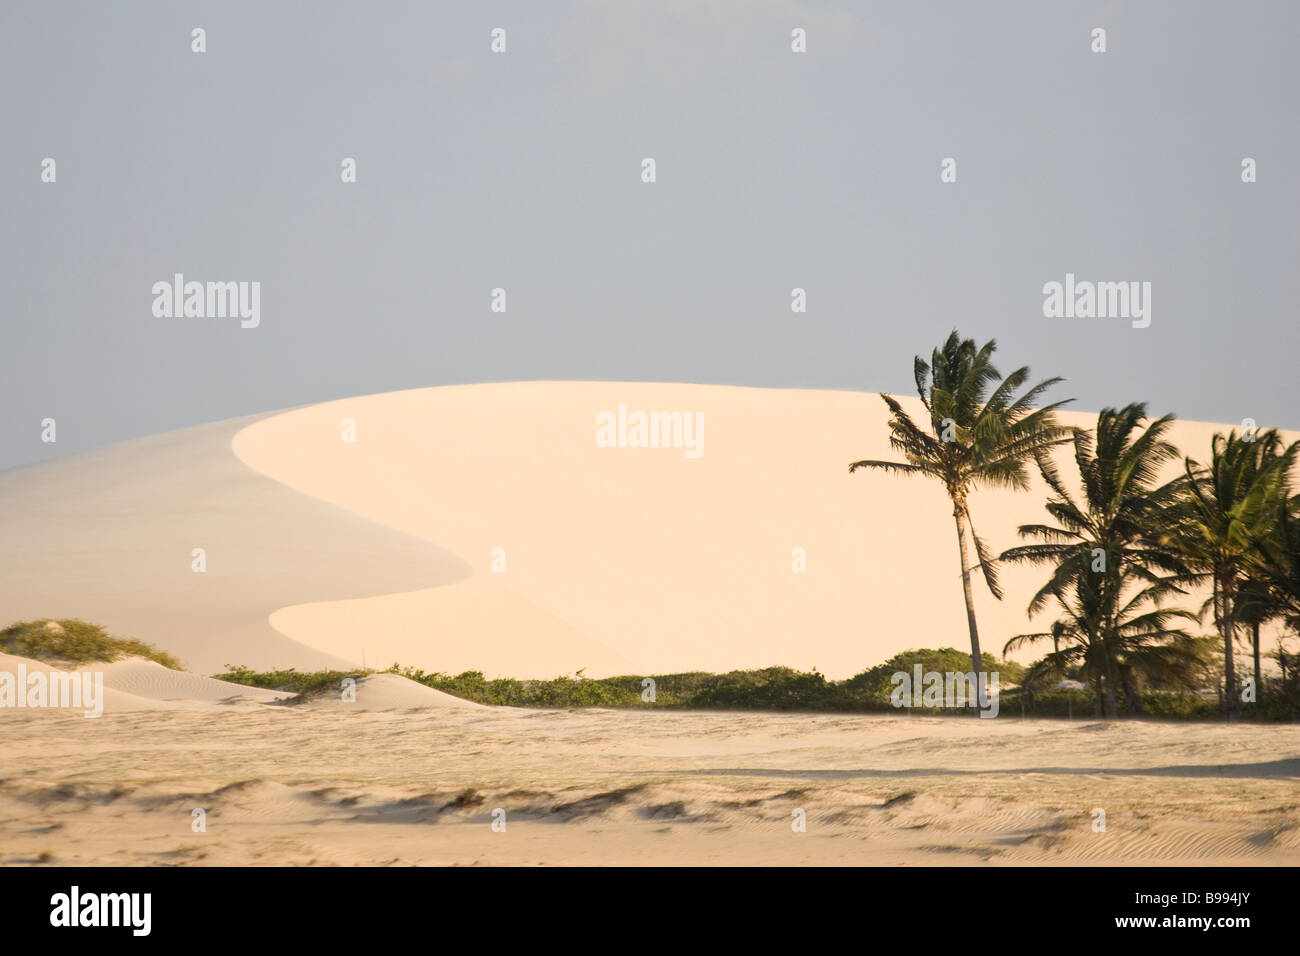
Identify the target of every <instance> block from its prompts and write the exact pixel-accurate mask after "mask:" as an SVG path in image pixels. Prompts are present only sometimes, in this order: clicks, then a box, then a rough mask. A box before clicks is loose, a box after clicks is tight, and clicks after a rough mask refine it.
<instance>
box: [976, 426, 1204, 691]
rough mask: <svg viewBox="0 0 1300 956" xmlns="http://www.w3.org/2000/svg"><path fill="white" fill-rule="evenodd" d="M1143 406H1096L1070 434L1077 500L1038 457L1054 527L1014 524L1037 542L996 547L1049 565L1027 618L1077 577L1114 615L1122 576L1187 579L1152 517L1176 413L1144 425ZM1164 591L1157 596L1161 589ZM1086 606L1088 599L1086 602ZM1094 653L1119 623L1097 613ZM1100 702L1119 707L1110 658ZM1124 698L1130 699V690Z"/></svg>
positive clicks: (1173, 454)
mask: <svg viewBox="0 0 1300 956" xmlns="http://www.w3.org/2000/svg"><path fill="white" fill-rule="evenodd" d="M1146 417H1147V413H1146V406H1145V405H1144V404H1142V403H1140V402H1137V403H1133V404H1131V405H1126V406H1124V407H1123V408H1121V409H1118V410H1116V409H1113V408H1103V409H1102V410H1101V412H1100V413H1098V415H1097V428H1096V432H1095V436H1094V433H1093V432H1089V431H1087V430H1085V429H1081V428H1076V429H1074V430H1073V443H1074V461H1075V465H1076V466H1077V468H1078V472H1079V484H1080V487H1081V488H1082V491H1083V495H1082V497H1081V498H1080V499H1078V500H1076V498H1075V496H1074V495H1073V494H1071V492H1070V489H1069V488H1067V487H1066V485H1065V482H1064V481H1063V480H1062V478H1061V473H1060V471H1059V470H1058V469H1057V467H1056V463H1055V462H1054V461H1053V460H1052V459H1051V458H1050V457H1049V456H1047V455H1040V456H1039V459H1038V468H1039V471H1040V472H1041V473H1042V476H1043V480H1044V481H1046V482H1047V486H1048V488H1050V489H1051V491H1052V497H1051V498H1049V499H1048V501H1047V503H1046V505H1045V506H1044V507H1045V508H1046V510H1047V512H1048V514H1049V515H1051V516H1052V517H1053V518H1055V519H1056V520H1057V522H1058V523H1059V526H1052V525H1043V524H1029V525H1021V526H1020V536H1021V537H1022V538H1031V539H1036V540H1037V543H1035V544H1026V545H1021V546H1020V547H1016V548H1011V549H1009V550H1007V551H1005V552H1003V553H1002V555H1001V556H1000V560H1003V561H1010V562H1013V563H1021V564H1036V565H1037V564H1053V565H1055V568H1054V570H1053V573H1052V576H1051V578H1049V579H1048V581H1047V583H1046V584H1044V585H1043V587H1042V588H1040V589H1039V591H1038V593H1037V594H1035V595H1034V597H1033V600H1031V601H1030V603H1029V615H1030V616H1031V617H1033V616H1034V615H1036V614H1037V613H1038V612H1039V611H1041V610H1042V609H1043V608H1044V607H1045V606H1046V604H1047V603H1048V601H1049V600H1050V599H1052V598H1056V599H1057V601H1058V602H1060V601H1061V595H1062V594H1063V593H1067V592H1068V591H1069V590H1070V589H1071V588H1073V589H1074V590H1075V591H1076V592H1078V593H1080V594H1081V593H1083V592H1082V591H1080V590H1079V587H1078V585H1079V582H1081V581H1083V580H1085V579H1087V580H1089V581H1093V583H1092V584H1091V585H1090V586H1089V588H1090V590H1095V591H1096V592H1097V600H1096V602H1095V603H1096V607H1097V609H1099V610H1105V611H1106V613H1107V614H1108V615H1109V614H1112V613H1113V612H1114V611H1115V610H1117V609H1118V608H1119V607H1120V605H1119V595H1120V591H1121V588H1122V584H1123V582H1124V581H1126V580H1128V579H1129V577H1130V575H1132V576H1133V577H1135V578H1140V579H1142V580H1145V581H1146V582H1147V583H1148V584H1149V585H1151V586H1154V585H1156V584H1157V583H1158V582H1160V581H1161V580H1162V579H1161V578H1160V577H1159V574H1158V572H1165V573H1166V574H1169V575H1171V576H1173V577H1174V578H1176V579H1180V580H1182V579H1186V577H1187V575H1188V569H1187V568H1186V567H1185V566H1184V565H1183V564H1182V563H1181V562H1180V561H1178V560H1177V558H1176V557H1174V556H1172V555H1170V554H1168V553H1167V552H1166V551H1164V550H1162V549H1161V548H1159V547H1158V546H1156V542H1155V535H1156V534H1157V532H1158V529H1159V526H1160V524H1159V522H1160V516H1161V515H1162V514H1163V513H1164V511H1165V509H1167V508H1168V507H1169V505H1170V504H1171V503H1172V502H1173V501H1174V500H1175V492H1174V491H1173V490H1171V489H1169V488H1168V487H1165V488H1157V487H1156V480H1157V479H1158V478H1159V475H1160V469H1161V468H1162V467H1163V466H1164V465H1165V464H1166V463H1168V462H1170V461H1173V460H1175V459H1176V458H1177V457H1178V449H1176V448H1175V447H1174V446H1173V445H1171V444H1170V443H1169V442H1167V441H1166V440H1165V435H1166V434H1168V432H1169V430H1170V428H1171V426H1172V423H1173V420H1174V417H1173V416H1172V415H1165V416H1164V417H1162V418H1159V419H1156V420H1155V421H1153V422H1150V423H1149V424H1147V425H1146V427H1145V428H1143V427H1142V422H1143V421H1144V420H1146ZM1162 593H1164V592H1162ZM1085 603H1086V602H1085ZM1096 627H1097V628H1098V634H1097V636H1096V647H1097V651H1096V652H1097V653H1103V654H1104V653H1105V652H1106V651H1107V649H1108V648H1111V647H1113V646H1114V643H1115V642H1114V640H1113V639H1114V637H1115V635H1116V628H1117V627H1118V622H1117V621H1116V620H1114V619H1113V618H1112V617H1110V616H1103V617H1102V618H1101V619H1099V620H1098V621H1097V622H1096ZM1100 665H1101V666H1100V670H1099V672H1098V673H1099V684H1098V691H1099V701H1100V703H1101V707H1102V711H1103V715H1104V716H1106V717H1115V716H1116V715H1117V713H1118V709H1117V705H1116V698H1115V695H1116V691H1117V689H1118V684H1119V683H1120V682H1121V681H1120V679H1121V677H1122V676H1123V675H1122V674H1121V673H1120V671H1119V668H1118V662H1117V661H1116V660H1115V659H1114V658H1113V657H1111V656H1103V658H1101V659H1100ZM1130 696H1131V695H1130Z"/></svg>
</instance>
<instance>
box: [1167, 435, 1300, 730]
mask: <svg viewBox="0 0 1300 956" xmlns="http://www.w3.org/2000/svg"><path fill="white" fill-rule="evenodd" d="M1252 439H1253V440H1252ZM1298 449H1300V443H1297V444H1294V445H1291V446H1290V447H1289V448H1283V443H1282V438H1281V436H1280V435H1279V434H1278V433H1277V431H1276V430H1274V429H1270V430H1268V431H1265V432H1260V433H1259V434H1258V435H1254V436H1250V437H1249V438H1248V437H1246V436H1242V437H1238V435H1237V433H1236V431H1232V432H1229V434H1228V435H1227V436H1226V437H1225V436H1224V435H1221V434H1218V435H1215V436H1214V440H1213V443H1212V446H1211V458H1210V462H1209V464H1208V465H1201V464H1199V463H1198V462H1196V461H1193V460H1192V459H1191V458H1187V459H1185V461H1184V475H1183V476H1182V478H1180V479H1179V480H1178V481H1177V482H1176V483H1175V486H1176V488H1177V489H1178V491H1179V493H1180V494H1181V496H1182V500H1181V503H1180V505H1179V506H1178V508H1177V509H1175V511H1174V518H1175V520H1174V522H1173V523H1172V524H1171V526H1170V528H1169V529H1168V531H1167V534H1166V535H1165V537H1164V538H1163V539H1162V544H1163V546H1165V547H1168V548H1170V549H1171V550H1173V551H1174V553H1175V554H1177V555H1178V557H1179V558H1180V559H1182V560H1184V561H1186V562H1187V563H1188V564H1189V565H1190V566H1192V567H1194V568H1195V569H1196V570H1197V571H1199V572H1200V573H1201V574H1202V575H1203V576H1204V577H1205V578H1206V579H1208V581H1209V582H1210V584H1211V585H1212V588H1213V591H1212V601H1213V603H1214V607H1215V622H1216V624H1217V626H1218V630H1219V634H1220V636H1221V638H1222V640H1223V677H1224V694H1223V698H1224V707H1225V710H1226V713H1227V717H1228V719H1229V720H1235V719H1236V717H1237V716H1238V714H1239V713H1240V709H1241V707H1240V700H1239V698H1238V688H1237V671H1236V662H1235V659H1234V654H1235V643H1236V628H1237V623H1238V616H1237V604H1238V601H1239V599H1240V597H1241V595H1240V590H1241V587H1242V584H1243V582H1244V580H1245V578H1246V574H1247V572H1248V570H1249V569H1251V568H1252V567H1255V566H1256V565H1257V563H1258V560H1259V557H1260V553H1261V552H1260V543H1261V542H1264V541H1267V540H1269V539H1270V538H1271V537H1273V535H1274V533H1275V532H1274V529H1275V527H1276V522H1277V521H1278V517H1279V514H1280V512H1281V510H1282V508H1283V505H1284V503H1285V501H1286V497H1287V488H1288V472H1289V471H1290V469H1291V466H1292V463H1293V462H1294V461H1295V457H1296V453H1297V450H1298Z"/></svg>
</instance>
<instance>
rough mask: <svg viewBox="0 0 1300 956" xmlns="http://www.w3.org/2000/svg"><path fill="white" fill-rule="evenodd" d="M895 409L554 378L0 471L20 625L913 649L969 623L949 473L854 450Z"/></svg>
mask: <svg viewBox="0 0 1300 956" xmlns="http://www.w3.org/2000/svg"><path fill="white" fill-rule="evenodd" d="M912 402H913V405H914V404H915V402H914V400H912ZM620 405H626V406H627V407H628V408H629V409H631V410H644V411H668V412H682V413H701V414H702V416H703V430H702V435H701V437H702V444H701V446H700V450H701V452H702V454H700V455H699V457H695V458H693V457H688V455H687V454H686V450H684V449H681V448H602V447H598V445H597V442H596V440H595V437H596V418H597V415H598V414H599V413H600V412H602V411H615V410H617V409H618V407H619V406H620ZM344 419H351V420H352V421H353V422H354V423H355V428H356V441H355V442H348V441H343V440H342V424H343V420H344ZM885 419H886V415H885V411H884V406H883V405H882V403H881V402H880V401H879V398H878V396H876V395H874V394H869V393H852V392H826V391H806V390H780V389H754V388H731V387H717V386H702V385H673V384H638V383H602V382H586V383H572V382H570V383H556V382H532V383H513V384H496V385H472V386H454V387H445V388H429V389H418V390H413V391H406V392H394V393H387V394H382V395H371V396H363V397H358V398H351V399H344V400H340V401H336V402H328V403H324V404H321V405H315V406H310V407H306V408H301V409H296V410H292V411H288V412H283V413H280V414H273V415H269V416H261V417H252V418H246V419H239V420H232V421H229V422H221V423H217V424H214V425H206V426H201V427H198V428H192V429H185V430H182V431H177V432H171V433H167V434H164V435H157V436H153V437H151V438H147V439H140V440H137V441H133V442H126V443H123V444H121V445H116V446H113V447H110V448H106V449H102V450H99V451H96V452H92V453H89V454H85V455H78V456H74V457H71V458H67V459H61V460H57V461H54V462H49V463H45V464H41V465H35V466H30V467H26V468H18V469H11V470H9V471H5V472H0V619H3V620H5V621H10V620H17V619H23V618H35V617H82V618H86V619H88V620H91V621H94V622H96V623H100V624H103V625H105V626H107V627H108V628H109V629H110V630H111V631H112V632H114V633H118V634H122V635H129V636H135V637H139V638H142V639H144V640H147V641H150V642H152V643H154V644H156V645H158V646H159V647H162V648H165V649H166V650H169V651H171V652H172V653H175V654H177V655H178V656H179V657H181V658H182V660H183V661H184V662H185V663H186V665H187V667H188V668H189V669H190V670H192V671H195V672H196V673H213V672H216V671H219V670H220V669H221V668H222V667H223V666H224V665H227V664H245V665H249V666H253V667H259V668H268V667H290V666H294V667H299V668H316V667H325V666H334V667H342V666H355V665H357V664H362V663H364V664H367V665H370V666H372V667H373V666H379V667H384V666H387V665H388V664H390V663H393V662H400V663H402V664H408V665H412V666H417V667H422V668H424V669H426V670H442V671H450V672H458V671H461V670H482V671H484V672H486V673H487V674H488V675H489V676H515V677H551V676H555V675H557V674H559V673H571V672H573V671H576V670H578V669H580V668H585V671H586V673H587V675H588V676H601V675H608V674H617V673H623V674H633V675H635V674H644V673H648V672H664V671H681V670H694V669H703V670H729V669H732V668H743V667H763V666H768V665H771V664H786V665H789V666H794V667H800V668H811V667H818V668H820V669H821V670H822V671H823V672H824V673H826V674H827V675H828V676H831V677H845V676H849V675H851V674H854V673H857V672H858V671H860V670H862V669H863V668H864V667H867V666H870V665H872V664H875V663H877V662H879V661H881V660H883V659H884V658H886V657H888V656H889V655H890V654H892V653H895V652H897V651H900V650H903V649H906V648H908V647H919V646H940V645H952V646H955V647H965V646H967V645H968V640H967V635H966V626H965V614H964V610H963V606H962V601H961V594H960V588H959V586H958V577H957V556H956V549H955V546H954V541H953V537H954V531H953V527H952V520H951V512H950V507H949V506H948V504H947V503H946V499H945V498H944V496H943V493H942V491H941V490H940V489H939V488H937V487H935V486H934V485H932V484H931V483H929V482H925V481H921V480H915V481H908V480H905V479H899V478H894V477H891V476H887V475H879V474H861V473H860V474H858V475H852V476H850V475H849V474H848V473H847V469H846V466H847V463H848V462H849V461H850V460H852V459H855V458H859V457H891V452H890V450H889V448H888V444H887V430H886V427H885ZM1067 419H1068V421H1069V422H1070V423H1074V424H1083V425H1087V424H1090V423H1091V421H1092V419H1093V416H1091V415H1084V414H1078V415H1071V416H1067ZM1221 427H1222V426H1214V425H1207V424H1204V423H1180V424H1179V425H1178V427H1177V429H1176V432H1175V435H1174V438H1175V441H1177V442H1178V443H1179V444H1180V445H1181V446H1182V447H1183V448H1184V449H1185V450H1186V451H1188V452H1190V453H1192V454H1194V455H1198V456H1201V457H1204V456H1205V454H1206V451H1207V450H1208V447H1209V440H1210V436H1211V434H1212V433H1213V431H1215V430H1216V429H1217V428H1221ZM1171 473H1172V467H1171ZM1043 497H1044V494H1043V489H1042V488H1041V486H1037V485H1036V487H1035V489H1034V490H1033V491H1032V492H1030V493H1028V494H1023V495H1017V494H1012V493H1007V492H980V493H979V494H977V496H976V497H975V500H974V502H973V511H974V516H975V521H976V526H977V527H978V529H979V530H980V532H981V534H983V535H984V536H985V537H986V538H987V539H988V541H989V542H990V544H991V546H992V547H994V548H995V549H1001V548H1004V547H1007V546H1010V545H1011V544H1014V543H1016V541H1017V538H1016V535H1015V528H1016V526H1017V525H1018V524H1021V523H1025V522H1030V521H1035V520H1039V519H1040V518H1042V517H1043V514H1042V511H1041V507H1040V505H1041V502H1042V500H1043ZM194 548H203V549H205V551H206V561H207V570H206V572H205V573H195V572H194V571H193V570H192V567H191V562H192V560H193V558H192V551H193V549H194ZM796 549H801V551H797V550H796ZM799 553H802V555H803V558H802V560H804V561H805V562H806V570H805V571H804V572H802V573H797V572H796V571H795V570H794V569H793V565H794V563H795V562H796V560H798V559H797V558H796V555H797V554H799ZM1040 577H1041V574H1040V573H1039V572H1035V571H1033V570H1032V569H1008V571H1007V572H1006V574H1005V584H1006V585H1007V598H1006V600H1005V601H1003V602H1001V603H999V602H997V601H994V600H993V599H992V598H991V597H990V596H989V595H988V594H987V592H985V591H984V590H982V588H981V589H979V590H978V591H977V604H978V611H979V615H980V618H979V619H980V623H981V627H982V634H983V638H984V647H985V649H987V650H991V651H994V652H997V651H1000V649H1001V647H1002V645H1003V643H1005V641H1006V640H1007V639H1008V638H1009V637H1011V636H1013V635H1014V634H1017V633H1020V632H1023V631H1027V630H1038V629H1042V628H1041V627H1040V626H1039V625H1040V624H1042V625H1045V624H1046V622H1045V621H1043V622H1031V621H1029V620H1028V619H1027V618H1026V616H1025V611H1024V609H1025V605H1026V603H1027V601H1028V598H1029V595H1030V594H1031V593H1032V591H1033V589H1034V587H1035V586H1036V585H1037V584H1038V583H1039V579H1040ZM1023 656H1025V657H1029V656H1032V652H1027V653H1026V654H1025V655H1023Z"/></svg>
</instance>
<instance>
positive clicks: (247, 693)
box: [96, 657, 293, 701]
mask: <svg viewBox="0 0 1300 956" xmlns="http://www.w3.org/2000/svg"><path fill="white" fill-rule="evenodd" d="M96 669H97V670H102V671H103V672H104V686H105V687H111V688H113V689H114V690H120V691H125V692H126V693H128V694H135V695H136V696H138V697H148V698H151V699H153V700H207V701H217V700H230V699H231V698H242V699H244V700H257V701H273V700H281V699H282V698H285V697H292V696H293V695H292V694H290V693H288V692H286V691H279V690H265V689H263V688H261V687H245V686H244V685H242V684H233V683H231V682H230V681H224V680H216V679H214V678H211V677H202V676H200V675H198V674H191V673H190V672H189V671H174V670H171V669H170V668H166V667H163V666H162V665H161V664H159V663H157V662H156V661H148V660H145V659H144V658H140V657H129V658H127V659H126V660H122V661H117V662H116V663H113V664H99V665H96Z"/></svg>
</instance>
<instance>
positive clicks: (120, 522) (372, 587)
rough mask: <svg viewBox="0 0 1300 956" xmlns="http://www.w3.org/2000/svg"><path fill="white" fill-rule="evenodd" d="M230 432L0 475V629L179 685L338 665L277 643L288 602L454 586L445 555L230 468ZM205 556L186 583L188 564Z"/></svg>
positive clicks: (345, 659)
mask: <svg viewBox="0 0 1300 956" xmlns="http://www.w3.org/2000/svg"><path fill="white" fill-rule="evenodd" d="M252 420H253V419H251V418H244V419H234V420H231V421H226V422H218V423H216V424H213V425H202V426H199V427H197V428H187V429H183V430H180V431H175V432H168V433H165V434H162V435H154V436H152V437H149V438H142V439H138V440H135V441H129V442H123V443H121V444H118V445H113V446H110V447H108V448H103V449H100V450H97V451H93V452H89V453H87V454H82V455H74V456H71V457H69V458H64V459H59V460H56V461H52V462H46V463H42V464H38V465H31V466H27V467H23V468H13V469H9V470H7V471H0V626H3V624H7V623H10V622H12V621H17V620H30V619H36V618H71V617H77V618H82V619H85V620H89V621H92V622H94V623H97V624H103V625H104V626H105V627H107V628H108V629H109V630H110V631H111V632H112V633H114V634H118V635H121V636H126V637H138V638H140V639H141V640H145V641H148V642H150V643H152V644H154V645H156V646H158V647H161V648H164V649H166V650H167V651H170V652H171V653H173V654H175V655H177V656H178V657H179V658H180V659H181V660H182V661H183V662H184V664H185V665H186V666H187V667H188V668H189V669H190V670H192V671H195V672H197V673H203V674H211V673H217V672H220V671H221V670H222V668H224V667H225V665H227V664H244V665H247V666H250V667H258V668H275V667H299V668H320V667H341V666H350V662H351V659H352V658H356V657H360V653H361V651H362V650H363V648H362V647H361V646H360V642H358V646H357V647H356V649H355V651H354V652H352V653H348V654H346V655H334V654H329V653H325V652H322V651H320V650H318V649H316V648H315V647H312V646H308V645H305V644H301V643H298V642H296V641H293V640H291V639H289V638H287V637H285V636H284V635H283V634H282V633H280V632H279V631H276V630H275V629H274V628H272V627H271V625H270V624H269V623H268V620H267V619H268V617H269V615H270V614H271V613H272V612H273V611H275V610H276V609H277V608H280V607H283V606H284V605H286V604H293V603H296V602H301V601H326V600H338V599H340V598H345V597H370V596H373V595H376V594H385V593H389V592H393V591H405V590H413V589H417V588H426V587H431V586H433V585H435V584H443V583H450V582H452V581H455V580H458V579H460V578H462V577H464V576H465V574H466V573H467V572H468V569H467V567H466V566H464V565H463V564H462V562H460V561H459V560H458V559H457V558H455V557H454V556H452V555H450V554H447V553H446V552H444V551H441V550H440V549H438V548H437V547H435V546H433V545H431V544H428V543H427V542H424V541H420V540H417V539H415V538H413V537H411V536H410V535H405V534H402V533H400V532H397V531H394V530H391V529H388V528H382V527H380V526H378V525H376V524H375V523H374V522H371V521H368V520H366V519H364V518H361V517H358V516H357V515H355V514H353V513H351V512H349V511H346V510H344V509H341V508H338V507H335V506H333V505H329V504H325V503H323V502H320V501H314V500H312V499H310V498H308V497H307V496H305V495H302V494H298V493H296V492H294V491H291V490H289V489H287V488H286V487H285V486H284V485H282V484H280V483H278V482H275V481H271V480H268V479H266V478H264V477H262V476H261V475H258V474H257V473H255V472H253V471H252V470H250V469H249V468H248V467H246V466H245V465H243V464H242V463H241V462H240V461H239V460H238V459H236V458H235V457H234V455H233V454H231V450H230V440H231V438H232V436H233V435H234V434H235V433H236V432H238V431H239V430H240V428H242V427H243V426H245V425H247V424H248V423H249V422H250V421H252ZM195 548H203V549H204V550H205V551H206V556H207V557H206V560H207V571H206V572H205V573H202V574H197V573H195V572H194V571H193V570H192V569H191V568H192V561H193V557H192V552H193V549H195Z"/></svg>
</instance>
